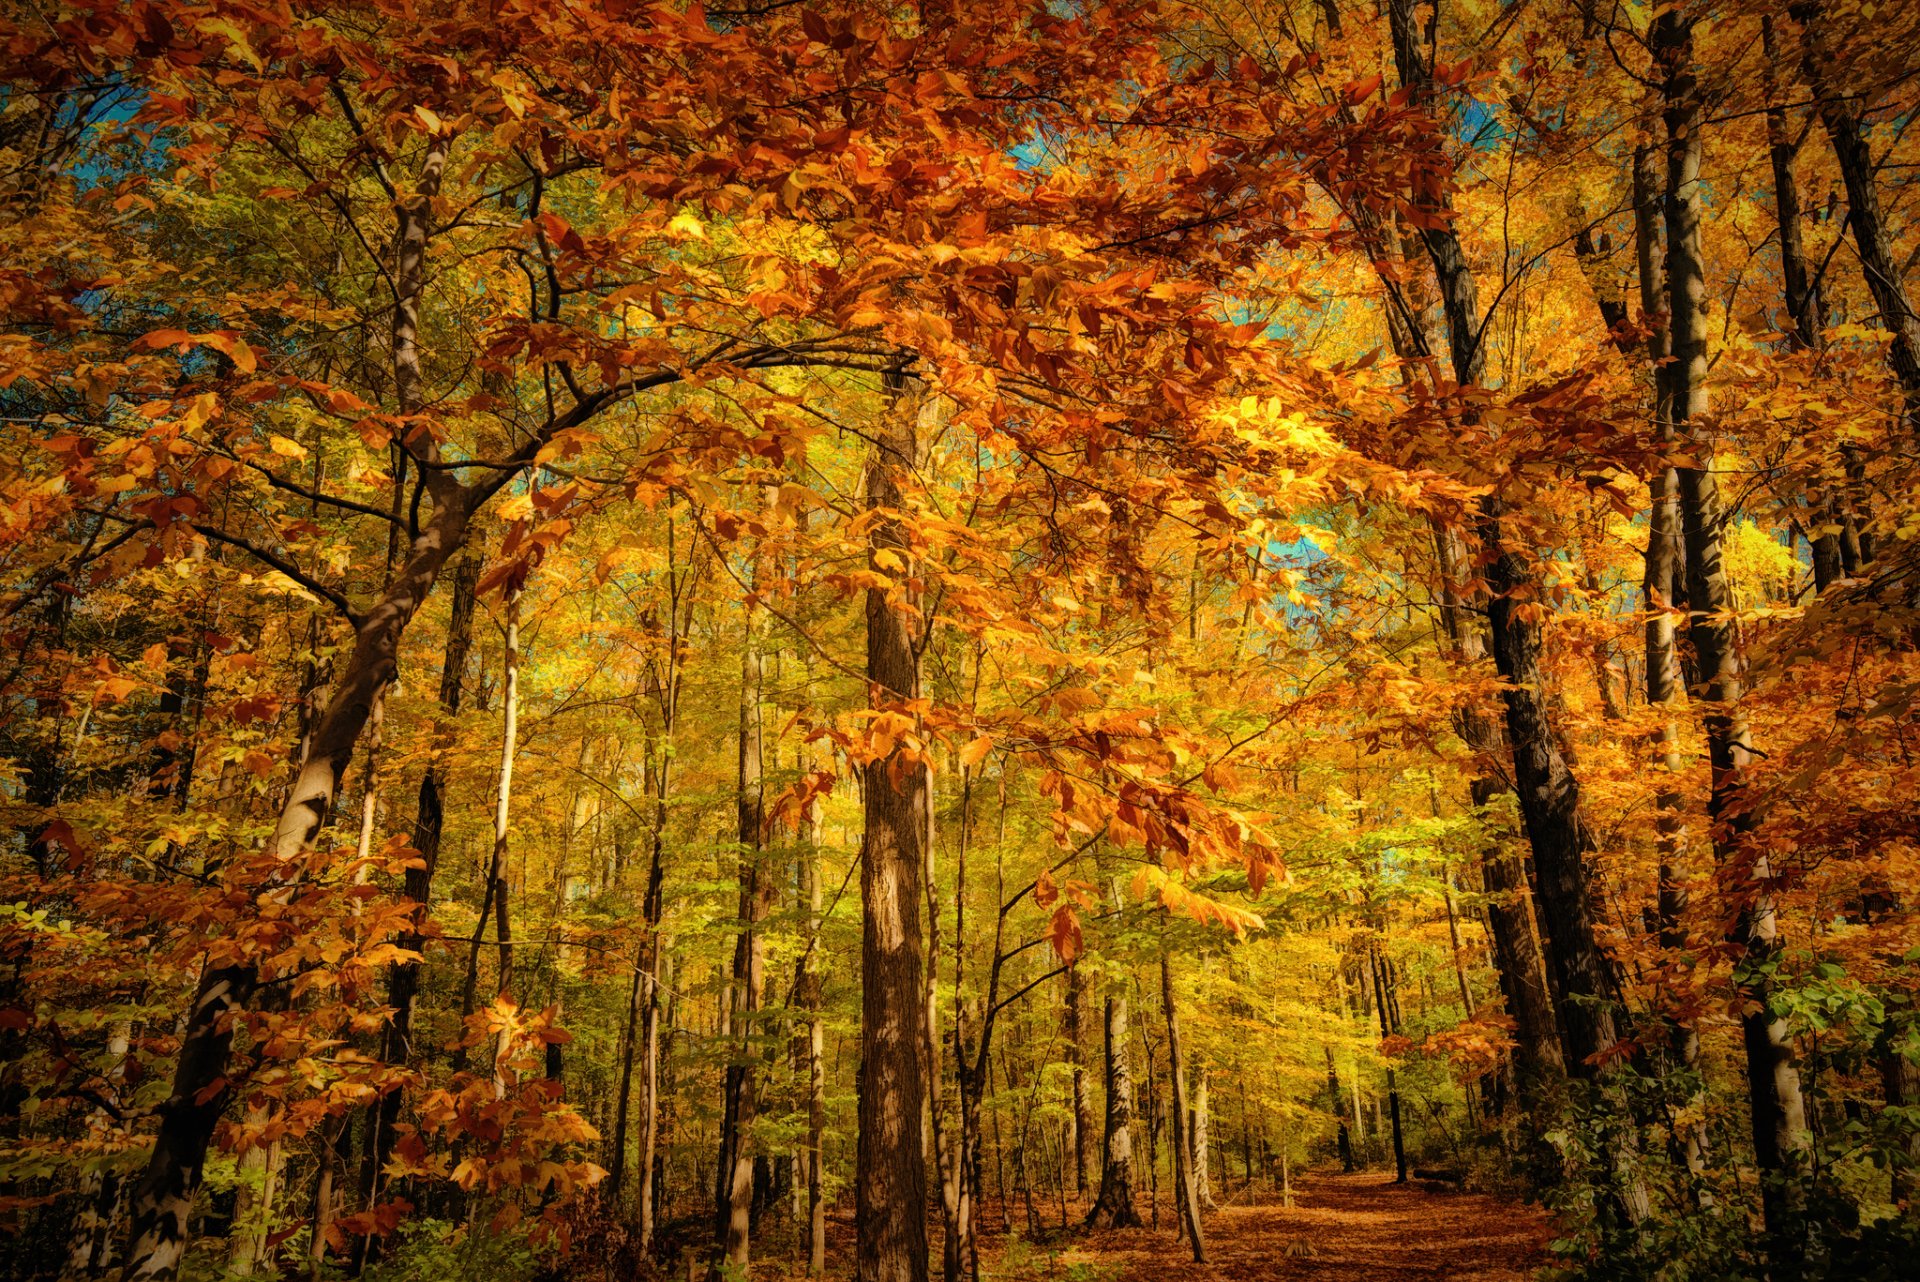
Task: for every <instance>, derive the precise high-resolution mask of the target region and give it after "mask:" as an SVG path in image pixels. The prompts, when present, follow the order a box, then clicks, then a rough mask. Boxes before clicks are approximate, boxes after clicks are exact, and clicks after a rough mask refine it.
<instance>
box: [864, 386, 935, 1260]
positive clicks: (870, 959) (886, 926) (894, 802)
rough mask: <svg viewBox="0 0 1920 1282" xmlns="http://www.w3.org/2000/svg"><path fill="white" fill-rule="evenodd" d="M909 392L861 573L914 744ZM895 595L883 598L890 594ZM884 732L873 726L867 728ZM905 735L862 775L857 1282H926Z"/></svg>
mask: <svg viewBox="0 0 1920 1282" xmlns="http://www.w3.org/2000/svg"><path fill="white" fill-rule="evenodd" d="M904 381H905V380H904V379H903V378H902V377H901V376H898V375H889V376H888V386H889V391H890V393H891V397H890V399H891V401H892V404H891V405H890V406H889V409H888V412H887V416H886V421H885V423H884V425H883V427H882V429H881V435H880V439H879V441H878V442H877V445H876V448H875V451H874V455H873V457H872V459H871V460H870V461H869V463H868V465H867V506H868V509H869V510H870V511H874V512H877V513H880V515H879V516H878V518H877V519H876V520H875V522H874V525H873V527H872V532H871V535H870V536H869V547H870V549H871V552H870V557H869V563H870V565H869V568H870V569H871V570H872V571H873V572H874V573H876V574H878V575H880V576H882V578H884V579H885V580H886V581H887V583H888V585H889V586H888V587H879V586H876V587H872V588H869V589H868V590H867V598H866V624H867V681H868V686H869V697H870V701H871V703H872V706H873V708H874V709H875V710H876V711H878V712H880V713H881V715H882V716H883V717H886V718H888V719H889V720H888V722H887V724H891V725H895V726H897V727H898V729H899V731H900V734H907V733H911V732H913V730H914V729H915V728H916V725H917V723H916V721H915V719H914V716H913V714H911V713H908V712H905V711H903V710H902V708H903V706H904V705H907V704H909V703H910V702H912V701H913V700H916V699H918V698H919V697H920V643H921V633H920V628H921V621H920V614H919V602H918V595H919V594H918V593H917V592H916V591H915V590H913V589H912V588H911V587H909V586H908V582H907V580H908V576H909V574H911V573H912V571H911V568H910V565H909V558H910V557H911V556H912V555H913V553H912V549H911V545H910V543H909V540H908V538H907V534H906V530H905V528H904V524H903V517H904V512H903V507H902V504H903V496H902V483H903V482H904V481H906V480H907V479H908V478H909V477H910V476H911V475H912V472H913V469H914V467H915V465H916V463H917V462H918V458H919V441H918V432H917V423H916V417H917V416H916V414H915V412H914V406H913V405H912V404H911V403H910V402H909V399H908V397H907V396H906V395H904V392H905V387H904ZM890 589H891V590H890ZM880 725H881V721H880V719H879V718H876V719H875V722H874V726H875V727H876V729H877V727H879V726H880ZM899 737H900V735H887V736H885V741H884V742H882V738H881V735H880V734H879V733H876V734H875V736H874V739H873V740H872V742H874V743H875V745H876V747H878V748H884V751H878V752H877V753H876V755H875V757H874V759H873V760H872V761H871V762H869V763H868V764H867V766H866V767H865V778H864V784H865V787H864V801H865V810H866V826H865V835H864V837H863V838H862V841H861V850H860V895H861V902H862V906H863V910H864V914H863V922H862V938H861V959H860V960H861V981H862V982H861V1037H860V1103H859V1128H860V1133H859V1148H858V1155H857V1158H856V1171H855V1176H854V1196H855V1209H854V1217H855V1232H856V1238H857V1245H856V1249H855V1276H856V1277H858V1279H859V1282H925V1278H926V1276H927V1226H926V1204H927V1174H926V1165H925V1162H924V1161H923V1158H922V1155H923V1152H924V1142H923V1139H922V1124H923V1123H922V1114H923V1112H924V1110H925V1108H926V1092H925V1081H924V1075H925V1067H924V1062H923V1056H924V1047H925V1044H926V1037H927V1032H926V1028H925V1022H926V1009H927V1008H926V1000H925V992H924V990H923V987H922V970H923V966H924V959H923V958H922V957H921V955H920V953H921V948H922V944H923V939H924V936H923V932H922V930H921V923H920V906H921V903H922V900H923V898H924V894H925V891H924V888H923V887H922V885H921V877H922V872H923V870H924V869H925V867H926V851H925V850H924V849H923V846H924V843H925V841H926V834H927V809H928V804H929V797H928V774H927V765H926V762H925V760H924V759H922V758H920V757H919V756H918V755H917V754H916V755H909V754H907V753H905V752H903V751H902V749H901V748H900V746H899V744H898V739H899Z"/></svg>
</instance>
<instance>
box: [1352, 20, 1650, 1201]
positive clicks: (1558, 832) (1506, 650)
mask: <svg viewBox="0 0 1920 1282" xmlns="http://www.w3.org/2000/svg"><path fill="white" fill-rule="evenodd" d="M1387 14H1388V19H1389V26H1390V28H1391V33H1392V39H1393V50H1394V62H1395V65H1396V68H1397V69H1398V71H1399V75H1400V82H1401V84H1402V85H1403V86H1405V87H1406V88H1407V89H1408V90H1410V91H1411V93H1412V96H1413V98H1414V100H1415V101H1416V102H1417V103H1419V104H1422V105H1426V106H1428V107H1432V106H1434V103H1435V94H1434V82H1433V76H1432V68H1431V67H1430V66H1429V65H1428V62H1427V49H1428V48H1429V47H1430V44H1431V37H1432V31H1431V29H1428V30H1426V31H1424V32H1423V31H1420V30H1418V29H1416V26H1415V22H1414V5H1413V2H1412V0H1388V3H1387ZM1432 19H1433V20H1435V21H1437V10H1436V11H1434V13H1433V15H1432ZM1418 199H1419V203H1420V204H1421V205H1422V206H1423V207H1424V208H1425V209H1426V210H1427V211H1428V212H1429V213H1431V214H1433V215H1434V217H1433V218H1432V219H1431V220H1430V222H1429V223H1428V224H1427V225H1424V226H1422V228H1421V230H1420V235H1421V238H1422V240H1423V241H1424V242H1425V243H1426V247H1427V256H1428V258H1429V259H1430V260H1431V261H1432V263H1433V269H1434V276H1435V278H1436V279H1437V280H1438V282H1439V288H1440V297H1441V304H1442V311H1443V312H1444V313H1445V315H1446V322H1447V344H1448V353H1449V356H1450V357H1451V361H1452V365H1453V371H1454V378H1455V380H1456V381H1457V382H1458V383H1460V384H1461V385H1462V386H1482V385H1484V383H1485V381H1486V352H1485V345H1484V344H1483V343H1482V341H1481V338H1482V328H1483V321H1482V317H1481V314H1480V303H1479V295H1478V292H1477V290H1476V287H1475V284H1474V277H1473V271H1472V269H1471V267H1470V266H1469V265H1468V263H1467V258H1466V253H1465V251H1464V249H1463V248H1462V246H1461V243H1460V238H1459V235H1458V233H1457V232H1456V231H1455V229H1454V228H1455V224H1454V221H1453V219H1452V217H1451V214H1452V210H1451V209H1450V208H1449V207H1448V204H1447V201H1446V199H1445V197H1444V195H1443V194H1442V193H1441V191H1440V189H1439V188H1438V187H1437V186H1436V187H1434V188H1431V189H1429V190H1427V191H1425V192H1423V193H1421V194H1420V195H1419V197H1418ZM1507 516H1508V509H1507V505H1506V501H1505V499H1504V498H1502V496H1501V495H1500V494H1499V493H1498V492H1497V491H1495V492H1490V493H1488V494H1487V495H1486V496H1485V497H1483V498H1482V499H1481V501H1480V505H1479V513H1478V518H1477V521H1476V533H1477V534H1478V535H1479V540H1480V544H1481V556H1482V558H1483V559H1484V561H1485V562H1486V565H1485V571H1484V577H1485V579H1486V584H1487V593H1488V601H1487V621H1488V624H1489V630H1490V632H1491V635H1492V642H1493V655H1494V662H1495V665H1496V667H1497V668H1498V669H1499V672H1500V675H1501V677H1502V678H1504V679H1505V681H1506V682H1507V689H1506V691H1505V695H1504V697H1505V700H1506V705H1507V707H1506V711H1507V741H1508V746H1509V748H1510V750H1511V751H1512V754H1513V766H1514V784H1515V788H1516V791H1517V792H1518V794H1519V801H1520V811H1521V814H1522V815H1523V816H1524V817H1525V820H1526V828H1527V839H1528V842H1529V844H1530V845H1531V847H1532V850H1533V863H1534V872H1535V875H1536V878H1537V880H1538V886H1537V887H1536V900H1537V902H1538V905H1539V907H1540V910H1541V913H1540V915H1541V919H1542V923H1543V924H1544V926H1545V927H1546V933H1547V937H1548V939H1549V941H1550V944H1551V948H1550V953H1549V956H1550V957H1551V960H1552V963H1553V975H1554V978H1556V979H1557V981H1558V982H1557V984H1555V986H1554V987H1555V988H1556V990H1557V992H1558V995H1559V996H1560V998H1561V1000H1562V1001H1563V1003H1564V1004H1565V1007H1566V1010H1565V1015H1566V1027H1567V1042H1568V1049H1569V1051H1570V1058H1571V1060H1572V1061H1573V1062H1572V1064H1570V1065H1569V1067H1570V1068H1571V1069H1572V1070H1573V1071H1575V1072H1578V1073H1580V1074H1582V1075H1583V1076H1597V1074H1598V1065H1599V1063H1600V1062H1601V1060H1602V1059H1603V1057H1604V1053H1611V1052H1612V1050H1613V1048H1614V1047H1615V1046H1616V1045H1617V1043H1618V1042H1619V1040H1620V1038H1619V1027H1618V1025H1617V1023H1616V1020H1615V1010H1614V1003H1615V1000H1616V996H1617V994H1618V991H1619V986H1618V984H1617V982H1616V976H1615V975H1614V972H1613V964H1612V962H1611V960H1610V959H1609V958H1608V957H1607V955H1606V954H1605V952H1603V951H1602V950H1601V948H1600V944H1599V931H1598V925H1599V918H1600V914H1599V912H1598V911H1597V909H1596V907H1595V905H1594V903H1593V898H1592V894H1591V892H1590V889H1589V887H1588V884H1587V883H1588V878H1587V867H1586V860H1587V855H1588V854H1589V853H1590V852H1591V850H1592V848H1593V844H1592V836H1591V834H1590V833H1589V831H1588V828H1587V825H1586V821H1585V817H1584V815H1583V813H1582V808H1581V804H1580V788H1579V784H1578V782H1577V780H1576V779H1575V778H1574V775H1573V772H1572V770H1571V769H1570V768H1569V766H1568V764H1567V760H1566V756H1565V754H1564V753H1563V752H1562V750H1561V747H1560V737H1559V735H1558V734H1557V732H1556V728H1555V726H1554V725H1553V720H1552V715H1551V713H1550V711H1549V708H1548V703H1547V694H1546V691H1547V686H1546V683H1545V681H1544V674H1543V673H1542V671H1541V667H1540V654H1541V649H1542V629H1541V623H1540V620H1539V618H1538V614H1537V612H1538V611H1539V609H1540V606H1541V601H1540V589H1539V585H1538V583H1537V581H1536V577H1535V573H1534V571H1533V569H1532V567H1531V566H1529V565H1528V563H1527V561H1526V559H1525V558H1524V557H1523V556H1522V555H1521V554H1520V552H1519V551H1518V550H1516V549H1515V548H1513V547H1511V546H1509V545H1508V544H1507V541H1506V538H1505V529H1504V522H1505V520H1506V518H1507ZM1619 1201H1620V1209H1621V1211H1622V1213H1623V1214H1624V1215H1625V1217H1626V1218H1627V1219H1628V1220H1629V1221H1630V1222H1632V1223H1639V1222H1641V1221H1644V1220H1645V1219H1646V1217H1647V1215H1648V1214H1649V1211H1650V1203H1649V1201H1648V1195H1647V1190H1646V1186H1645V1184H1644V1182H1643V1181H1641V1180H1640V1179H1638V1178H1637V1177H1635V1176H1632V1175H1631V1174H1629V1175H1627V1176H1626V1177H1625V1178H1624V1180H1623V1182H1622V1186H1621V1188H1620V1190H1619Z"/></svg>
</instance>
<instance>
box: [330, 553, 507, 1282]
mask: <svg viewBox="0 0 1920 1282" xmlns="http://www.w3.org/2000/svg"><path fill="white" fill-rule="evenodd" d="M479 579H480V559H479V558H478V557H476V556H474V555H473V554H472V553H471V552H469V553H467V554H465V555H463V556H462V557H461V558H460V560H459V561H458V562H457V563H456V564H455V565H454V570H453V601H452V608H451V610H450V612H449V614H448V617H447V648H446V652H445V655H444V657H443V658H442V660H441V665H440V691H439V694H440V714H439V716H438V718H437V720H436V724H435V726H434V730H433V734H434V746H433V756H432V757H431V758H430V759H429V760H428V762H427V768H426V770H425V771H424V772H422V774H421V776H420V795H419V800H418V802H417V808H416V810H415V816H414V823H413V847H414V851H415V853H416V854H417V856H418V859H419V864H418V866H416V867H412V868H409V869H407V872H406V876H405V880H404V882H403V883H402V888H401V893H402V894H403V895H404V896H405V897H406V900H407V902H408V903H410V904H411V905H413V909H412V916H411V918H410V919H409V924H408V928H407V930H406V931H405V932H404V933H403V934H401V935H400V937H399V938H398V939H396V940H395V941H394V942H395V943H396V944H397V945H398V946H399V947H400V948H402V949H405V950H406V951H407V952H409V953H416V954H417V953H419V952H420V951H421V949H422V948H424V947H425V946H426V935H425V929H426V919H427V909H428V904H429V902H430V896H431V893H432V887H433V874H434V871H435V869H436V868H438V867H439V863H440V841H441V837H442V835H443V831H444V828H445V818H444V812H443V804H442V797H441V794H442V789H443V787H444V784H443V782H442V778H443V771H444V769H445V767H444V765H443V764H442V758H443V756H444V754H445V753H446V752H447V750H448V749H449V748H450V747H451V738H452V734H453V727H452V722H453V719H454V718H455V717H456V716H458V715H459V712H460V696H461V680H462V676H463V674H464V673H465V671H466V667H467V655H468V654H469V653H470V652H471V650H472V648H473V611H474V605H475V603H476V601H477V600H478V598H477V596H476V595H475V591H474V589H475V588H476V587H477V586H478V583H479ZM422 965H423V962H422V961H420V960H412V961H399V962H395V963H394V964H393V965H391V966H389V967H388V968H387V1005H388V1006H390V1007H392V1008H393V1018H392V1021H391V1022H390V1023H388V1024H387V1026H386V1028H385V1029H383V1030H382V1032H381V1038H380V1058H381V1059H382V1060H383V1061H385V1062H386V1063H388V1064H408V1063H411V1062H412V1060H413V1058H414V1047H413V1021H414V1016H415V1015H416V1013H417V1010H416V1008H417V1006H418V1003H419V997H420V975H421V968H422ZM404 1099H405V1092H404V1089H403V1088H400V1087H395V1088H394V1089H392V1090H390V1091H388V1092H387V1093H386V1094H385V1095H382V1096H381V1097H380V1099H379V1101H378V1102H377V1103H375V1104H374V1105H372V1106H371V1107H370V1109H369V1110H368V1114H367V1124H368V1126H369V1128H370V1129H371V1132H372V1133H371V1134H370V1135H369V1136H368V1137H367V1141H366V1144H365V1149H364V1152H365V1158H364V1161H363V1162H362V1165H361V1170H360V1193H361V1198H360V1200H361V1203H362V1205H364V1206H368V1207H371V1206H373V1205H374V1204H375V1203H377V1202H378V1201H379V1200H380V1194H381V1186H380V1177H381V1172H382V1171H384V1170H385V1169H386V1165H387V1162H388V1160H389V1159H390V1158H391V1157H392V1155H393V1144H394V1139H395V1136H396V1130H395V1128H396V1127H397V1126H398V1125H399V1122H400V1109H401V1105H402V1103H403V1102H404ZM379 1241H380V1240H379V1238H377V1237H376V1236H374V1235H372V1234H367V1235H364V1236H362V1237H361V1238H359V1239H358V1241H357V1242H356V1243H355V1250H354V1259H353V1265H352V1272H353V1273H354V1274H355V1275H356V1276H358V1274H359V1273H360V1271H361V1270H362V1269H363V1268H364V1267H365V1266H366V1265H367V1264H368V1263H369V1262H371V1261H372V1260H375V1259H377V1258H379Z"/></svg>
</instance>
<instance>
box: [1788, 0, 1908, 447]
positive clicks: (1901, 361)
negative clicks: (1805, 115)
mask: <svg viewBox="0 0 1920 1282" xmlns="http://www.w3.org/2000/svg"><path fill="white" fill-rule="evenodd" d="M1824 8H1825V6H1824V5H1822V4H1821V3H1820V2H1819V0H1798V2H1797V3H1794V4H1791V5H1789V6H1788V9H1787V11H1788V12H1789V13H1791V14H1792V15H1793V17H1794V19H1795V21H1797V22H1799V23H1800V25H1801V42H1802V44H1801V59H1800V66H1801V70H1802V72H1803V74H1804V75H1805V76H1806V79H1807V86H1808V88H1810V89H1812V90H1813V97H1814V101H1815V104H1816V107H1817V109H1818V111H1819V113H1820V123H1821V124H1822V125H1824V126H1825V127H1826V131H1827V137H1828V138H1829V139H1830V140H1831V141H1832V142H1833V154H1834V158H1835V159H1836V160H1837V161H1839V164H1840V179H1841V181H1842V182H1844V183H1845V184H1846V188H1847V222H1848V224H1849V225H1850V226H1852V228H1853V242H1854V245H1855V246H1856V247H1857V248H1858V250H1859V254H1860V269H1861V272H1862V273H1863V274H1864V275H1865V277H1866V282H1867V290H1868V291H1869V292H1870V293H1871V294H1872V295H1873V303H1874V306H1875V307H1876V308H1878V309H1879V312H1880V324H1881V326H1882V327H1883V328H1885V329H1887V330H1888V331H1890V332H1891V333H1892V334H1893V342H1892V343H1891V344H1890V345H1889V346H1888V348H1887V364H1888V365H1889V366H1890V367H1891V368H1892V370H1893V376H1894V379H1895V380H1896V381H1897V382H1898V383H1899V384H1900V390H1901V393H1902V395H1903V397H1904V400H1905V406H1904V410H1903V413H1902V416H1901V417H1902V420H1903V422H1904V424H1905V426H1906V429H1907V433H1908V435H1909V437H1911V436H1915V435H1920V315H1916V314H1915V312H1914V310H1913V303H1912V300H1911V299H1909V298H1908V296H1907V287H1906V274H1905V272H1904V271H1903V270H1902V268H1901V263H1900V260H1899V258H1898V257H1897V256H1896V255H1895V253H1894V249H1893V234H1892V231H1891V230H1890V229H1889V228H1888V226H1887V222H1886V218H1885V216H1884V214H1883V213H1882V211H1881V208H1880V184H1879V179H1878V170H1877V168H1876V167H1875V165H1874V162H1873V149H1872V148H1871V147H1870V146H1869V145H1868V143H1867V135H1866V130H1865V128H1864V127H1863V125H1862V122H1861V117H1860V113H1859V112H1858V111H1857V110H1856V109H1855V105H1854V104H1855V103H1856V102H1857V101H1858V95H1856V94H1854V93H1851V92H1849V91H1848V90H1847V89H1846V88H1845V87H1843V86H1841V85H1839V84H1836V83H1835V82H1834V76H1835V75H1836V74H1842V75H1844V74H1845V72H1844V71H1840V69H1838V68H1836V67H1835V66H1834V57H1833V53H1832V51H1831V50H1830V49H1828V48H1827V42H1826V17H1825V13H1824Z"/></svg>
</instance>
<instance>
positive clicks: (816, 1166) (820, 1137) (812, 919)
mask: <svg viewBox="0 0 1920 1282" xmlns="http://www.w3.org/2000/svg"><path fill="white" fill-rule="evenodd" d="M800 875H801V884H800V893H801V895H802V897H803V898H805V899H806V901H807V943H806V948H807V951H806V955H805V957H804V958H803V959H802V962H801V964H802V966H803V967H804V975H805V983H804V984H803V985H802V988H801V1006H802V1008H803V1009H805V1011H806V1012H807V1275H808V1276H809V1277H816V1278H817V1277H819V1276H821V1275H822V1274H824V1273H825V1272H826V1268H827V1201H826V1182H825V1160H826V1144H825V1137H826V1129H827V1071H826V1056H825V1053H824V1052H825V1050H826V1026H825V1024H824V1023H823V1022H822V1020H821V1016H820V1006H821V1002H820V998H821V985H820V907H821V899H820V842H819V838H818V835H817V832H816V833H815V834H814V835H813V836H812V837H810V839H809V840H808V842H807V851H806V854H805V855H804V856H803V858H802V862H801V874H800Z"/></svg>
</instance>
